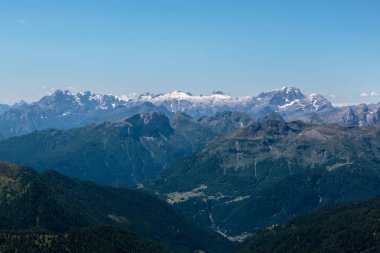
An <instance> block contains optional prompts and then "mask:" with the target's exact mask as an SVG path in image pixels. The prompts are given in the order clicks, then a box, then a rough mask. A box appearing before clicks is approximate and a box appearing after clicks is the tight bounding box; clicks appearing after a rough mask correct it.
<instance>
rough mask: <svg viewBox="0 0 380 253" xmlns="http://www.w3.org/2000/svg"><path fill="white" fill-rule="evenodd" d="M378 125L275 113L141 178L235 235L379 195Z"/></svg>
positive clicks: (177, 203)
mask: <svg viewBox="0 0 380 253" xmlns="http://www.w3.org/2000/svg"><path fill="white" fill-rule="evenodd" d="M379 133H380V129H379V126H378V125H377V126H374V127H371V128H360V127H351V126H341V125H321V124H310V123H304V122H302V121H292V122H286V121H285V120H284V119H283V118H281V116H280V115H278V114H270V115H268V116H267V117H265V118H263V119H261V120H258V121H256V122H254V123H252V124H251V125H250V126H248V127H246V128H242V129H237V130H235V131H232V132H229V133H225V134H223V135H220V136H218V137H216V138H214V139H212V140H210V141H209V142H208V143H207V144H206V145H205V146H204V147H203V148H202V149H200V150H199V151H198V152H196V153H194V154H193V155H191V156H188V157H186V158H184V159H181V160H178V161H176V162H174V163H172V164H171V165H170V166H168V167H166V168H165V169H164V170H163V171H162V172H161V173H159V174H158V176H157V177H156V178H155V179H153V180H151V181H150V182H147V183H146V184H144V186H145V188H146V189H147V190H151V191H153V192H155V193H156V194H158V195H159V196H161V198H163V199H165V200H166V201H167V202H168V203H170V204H171V205H173V207H175V208H176V209H177V210H178V211H180V212H181V213H183V214H184V215H185V216H187V217H189V218H192V219H195V220H196V221H197V222H200V223H202V224H204V225H206V226H208V227H210V228H213V229H214V230H216V231H218V232H220V233H221V234H223V235H225V236H227V237H228V236H230V239H239V238H241V237H242V236H243V237H244V235H247V234H249V233H254V232H255V231H257V230H258V229H260V228H264V227H267V226H270V225H273V224H280V223H283V222H284V221H286V220H287V219H289V218H291V217H293V216H296V215H300V214H303V213H307V212H310V211H311V210H313V209H315V208H318V207H323V206H326V205H332V204H336V203H343V202H348V201H352V200H359V199H367V198H369V197H373V196H375V195H377V194H379V193H380V166H379V164H380V149H379V147H380V134H379Z"/></svg>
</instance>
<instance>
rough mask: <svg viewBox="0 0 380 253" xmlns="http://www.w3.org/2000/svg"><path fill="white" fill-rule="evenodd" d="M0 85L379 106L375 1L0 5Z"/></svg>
mask: <svg viewBox="0 0 380 253" xmlns="http://www.w3.org/2000/svg"><path fill="white" fill-rule="evenodd" d="M0 85H1V90H0V103H11V102H15V101H18V100H20V99H27V100H29V101H30V100H33V99H36V98H37V97H39V96H41V95H43V94H45V93H46V92H47V91H48V90H49V89H51V88H61V89H63V88H66V87H69V86H70V87H74V88H75V89H76V90H77V91H79V90H92V91H95V92H100V93H113V94H117V95H121V94H129V93H133V92H136V93H141V92H144V91H151V92H153V93H162V92H168V91H171V90H185V91H190V92H192V93H194V94H200V93H203V94H205V93H209V92H211V91H213V90H224V91H225V92H228V93H230V94H232V95H256V94H258V93H259V92H261V91H264V90H271V89H275V88H280V87H282V86H296V87H299V88H301V89H302V90H303V91H304V92H305V93H309V92H313V91H315V92H318V93H321V94H323V95H325V96H326V97H328V96H329V95H332V94H333V95H335V96H336V98H333V96H331V97H329V98H331V99H333V100H334V101H335V102H358V101H359V100H360V101H362V100H363V101H377V100H378V101H380V97H377V96H376V93H379V94H380V1H378V0H372V1H371V0H355V1H354V0H318V1H317V0H314V1H312V0H303V1H298V0H289V1H284V0H278V1H270V0H263V1H254V0H246V1H244V0H0ZM371 92H372V95H373V96H371ZM362 93H367V94H368V96H359V95H360V94H362ZM349 96H352V98H349Z"/></svg>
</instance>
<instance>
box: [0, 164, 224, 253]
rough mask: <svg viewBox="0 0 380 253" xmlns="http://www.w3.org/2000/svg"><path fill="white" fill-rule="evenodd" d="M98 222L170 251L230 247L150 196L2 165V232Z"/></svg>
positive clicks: (63, 228)
mask: <svg viewBox="0 0 380 253" xmlns="http://www.w3.org/2000/svg"><path fill="white" fill-rule="evenodd" d="M99 224H108V225H113V226H117V227H120V228H123V229H126V230H128V231H131V232H133V233H135V234H137V235H138V236H140V237H142V238H145V239H148V240H152V241H155V242H157V243H159V244H161V245H163V246H165V247H167V248H168V249H170V250H171V251H173V252H193V251H194V250H206V251H207V252H224V251H228V250H229V249H231V245H230V244H229V243H228V242H226V241H225V240H224V239H222V238H220V237H218V236H217V235H216V234H214V233H213V232H211V231H208V230H206V229H202V228H200V227H198V226H196V225H193V224H191V223H189V222H188V221H187V220H186V219H184V218H182V217H181V216H180V215H178V214H177V213H176V212H175V211H173V209H172V208H171V207H170V206H169V205H168V204H166V203H165V202H163V201H161V200H158V199H157V198H155V197H154V196H151V195H147V194H144V193H141V192H137V191H135V190H130V189H116V188H111V187H103V186H99V185H97V184H94V183H90V182H81V181H78V180H74V179H70V178H68V177H65V176H63V175H61V174H58V173H57V172H53V171H48V172H44V173H42V174H38V173H36V172H35V171H33V170H30V169H20V168H19V167H17V166H15V165H11V164H5V163H1V164H0V230H2V231H6V230H8V231H10V230H11V231H16V230H18V231H20V230H23V231H24V230H28V231H42V232H44V231H49V232H53V233H67V232H69V231H70V230H72V229H81V228H84V227H88V226H95V225H99Z"/></svg>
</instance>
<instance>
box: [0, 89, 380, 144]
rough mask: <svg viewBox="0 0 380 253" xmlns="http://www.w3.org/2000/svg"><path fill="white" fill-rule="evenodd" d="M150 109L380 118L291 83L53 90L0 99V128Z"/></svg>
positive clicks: (14, 130)
mask: <svg viewBox="0 0 380 253" xmlns="http://www.w3.org/2000/svg"><path fill="white" fill-rule="evenodd" d="M151 111H160V112H163V113H164V114H166V115H167V116H172V115H173V114H174V113H176V112H182V113H186V114H188V115H190V116H192V117H194V118H196V119H198V118H201V117H204V116H212V115H214V114H215V113H218V112H224V111H231V112H242V113H246V114H248V115H250V117H252V118H255V119H257V118H259V117H263V116H265V115H266V114H268V113H270V112H278V113H279V114H280V115H281V116H283V117H284V118H285V119H286V120H296V119H299V120H303V121H305V122H317V123H338V124H344V125H355V126H368V125H373V124H375V123H377V122H378V121H379V119H380V104H376V105H365V104H361V105H358V106H347V107H334V106H333V105H332V104H331V102H330V101H328V100H327V99H326V98H324V97H323V96H321V95H319V94H315V93H314V94H310V95H308V96H306V95H304V94H303V93H302V92H301V91H300V90H299V89H297V88H292V87H283V88H281V89H278V90H274V91H270V92H264V93H261V94H259V95H258V96H247V97H233V96H229V95H226V94H223V92H214V93H212V94H210V95H201V96H195V95H192V94H190V93H185V92H181V91H175V92H171V93H168V94H161V95H153V94H151V93H144V94H141V95H140V96H139V97H138V98H135V99H121V98H118V97H116V96H113V95H97V94H93V93H91V92H88V91H87V92H80V93H77V94H73V93H71V92H70V91H61V90H57V91H55V92H54V93H53V94H52V95H49V96H45V97H43V98H41V99H40V100H39V101H37V102H34V103H25V102H21V103H19V104H16V105H14V106H7V105H0V133H1V134H2V135H3V136H4V137H5V138H9V137H12V136H17V135H23V134H27V133H30V132H32V131H35V130H43V129H47V128H56V129H70V128H77V127H81V126H85V125H88V124H92V123H98V122H102V121H106V120H120V119H123V118H126V117H129V116H132V115H134V114H136V113H145V112H151Z"/></svg>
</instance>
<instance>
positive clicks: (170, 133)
mask: <svg viewBox="0 0 380 253" xmlns="http://www.w3.org/2000/svg"><path fill="white" fill-rule="evenodd" d="M250 123H251V120H250V118H249V117H248V116H246V115H244V114H241V113H219V114H217V115H215V116H213V117H204V118H202V119H200V120H195V119H193V118H192V117H190V116H188V115H185V114H183V113H176V114H174V115H173V116H172V117H171V119H169V118H168V117H167V116H166V115H164V114H163V113H161V112H150V113H145V114H136V115H134V116H132V117H130V118H127V119H124V120H119V121H113V122H104V123H99V124H94V125H89V126H85V127H82V128H77V129H71V130H54V129H49V130H43V131H35V132H33V133H30V134H27V135H23V136H18V137H14V138H10V139H7V140H5V141H3V142H0V160H3V161H8V162H13V163H17V164H20V165H22V166H29V167H32V168H36V169H37V170H40V171H41V170H47V169H55V170H57V171H59V172H61V173H63V174H65V175H68V176H72V177H76V178H79V179H84V180H92V181H95V182H98V183H101V184H105V185H113V186H127V185H134V184H138V183H142V182H144V181H145V180H148V179H150V178H151V177H152V176H154V175H155V174H156V173H158V172H160V171H161V170H162V169H163V168H164V167H165V166H166V165H168V164H169V163H170V162H172V161H174V160H176V159H180V158H183V157H185V156H187V155H190V154H192V153H193V152H195V151H197V150H198V149H199V148H201V147H202V146H203V145H204V144H205V143H206V142H207V141H208V140H209V139H211V138H212V137H215V136H217V135H218V134H221V133H224V132H227V131H232V130H234V129H237V128H241V127H246V126H248V125H249V124H250ZM25 143H28V145H25Z"/></svg>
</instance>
